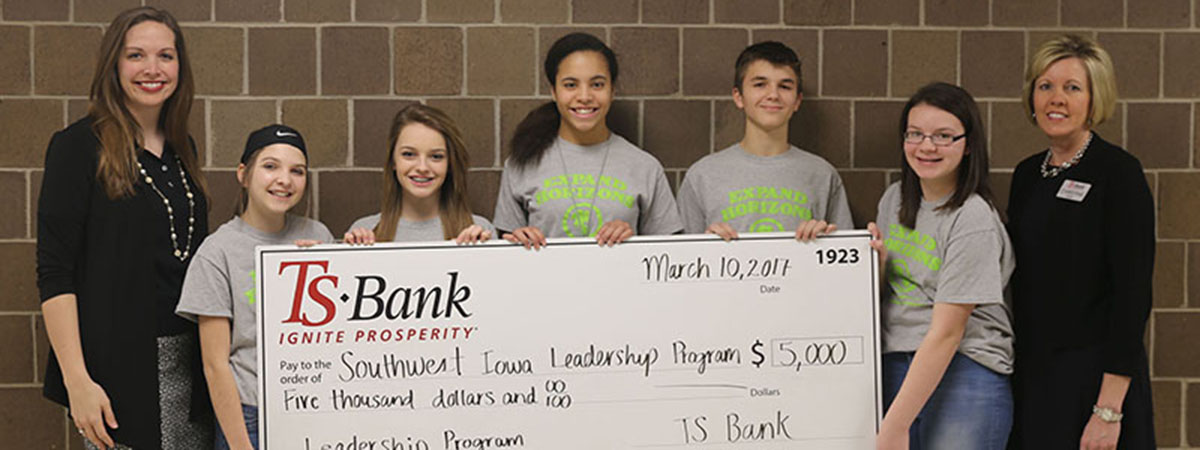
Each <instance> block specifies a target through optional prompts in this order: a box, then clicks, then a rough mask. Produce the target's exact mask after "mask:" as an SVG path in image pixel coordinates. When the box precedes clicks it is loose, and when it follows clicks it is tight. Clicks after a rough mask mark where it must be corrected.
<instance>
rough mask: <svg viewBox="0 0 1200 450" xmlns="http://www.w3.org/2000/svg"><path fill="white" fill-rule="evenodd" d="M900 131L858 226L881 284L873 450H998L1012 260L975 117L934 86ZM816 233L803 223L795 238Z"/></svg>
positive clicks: (961, 94) (970, 103)
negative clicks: (889, 173)
mask: <svg viewBox="0 0 1200 450" xmlns="http://www.w3.org/2000/svg"><path fill="white" fill-rule="evenodd" d="M900 133H901V135H902V136H903V152H902V154H901V158H900V170H901V171H900V181H899V182H897V183H893V184H892V185H891V186H889V187H888V189H887V191H886V192H884V194H883V198H882V199H880V200H879V213H878V216H877V217H878V224H876V223H874V222H872V223H870V224H868V226H867V228H868V229H869V230H870V232H871V234H872V238H873V239H872V241H871V246H872V247H874V248H875V250H876V251H878V252H879V254H880V261H881V262H882V264H884V270H883V271H882V272H883V275H884V277H885V281H886V285H885V286H884V287H883V289H882V291H883V298H884V301H883V304H882V308H881V317H880V320H881V322H882V324H881V327H880V330H881V331H882V333H883V335H882V341H883V349H882V351H883V369H882V372H883V397H884V400H883V402H884V408H885V411H886V413H885V414H884V418H883V424H882V425H881V426H880V430H879V436H878V437H877V440H876V447H877V448H879V449H906V448H914V449H921V448H929V449H942V448H970V449H996V450H999V449H1003V448H1004V447H1005V445H1006V443H1007V441H1008V434H1009V430H1010V429H1011V427H1012V411H1013V400H1012V389H1011V387H1010V383H1009V374H1011V373H1012V368H1013V333H1012V325H1011V324H1010V320H1009V317H1010V313H1009V306H1008V304H1006V302H1005V296H1004V289H1005V285H1006V283H1007V282H1008V278H1009V275H1011V274H1012V271H1013V251H1012V244H1011V243H1010V242H1009V239H1008V235H1007V234H1006V233H1005V230H1004V224H1003V223H1001V221H1000V215H999V213H998V212H997V211H996V208H995V206H994V205H993V198H992V192H991V189H989V187H988V182H987V175H988V160H987V143H986V137H985V134H984V130H983V122H982V120H981V118H980V114H979V108H978V106H976V104H975V100H974V99H972V98H971V95H970V94H968V93H967V92H966V91H964V90H963V89H962V88H959V87H957V86H954V85H950V84H946V83H933V84H930V85H927V86H925V87H923V88H921V89H920V90H919V91H917V93H916V94H914V95H913V96H912V98H910V99H909V100H908V104H906V105H905V106H904V112H903V113H902V114H901V118H900ZM801 228H802V231H804V230H803V229H804V228H805V227H804V226H803V225H802V226H801ZM826 229H827V228H826V227H825V226H824V223H822V222H816V221H814V222H812V225H811V227H810V228H809V229H808V231H806V232H805V233H803V236H800V237H801V239H811V238H813V237H815V236H816V235H817V234H820V233H823V232H825V231H826Z"/></svg>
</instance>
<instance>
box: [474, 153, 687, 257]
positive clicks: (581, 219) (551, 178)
mask: <svg viewBox="0 0 1200 450" xmlns="http://www.w3.org/2000/svg"><path fill="white" fill-rule="evenodd" d="M616 219H620V220H624V221H625V222H628V223H629V225H630V226H632V227H633V232H634V234H639V235H643V234H644V235H661V234H674V233H678V232H680V231H683V223H682V222H681V221H680V220H679V211H678V210H677V209H676V208H675V198H674V197H673V196H672V195H671V187H670V185H669V184H667V177H666V175H665V174H664V173H663V169H662V164H659V162H658V160H657V159H654V157H653V156H651V155H650V154H649V153H646V152H644V151H642V150H641V149H639V148H637V147H635V146H634V145H633V144H630V143H629V141H626V140H625V138H622V137H621V136H618V135H616V134H612V135H611V136H610V137H609V139H608V140H607V141H604V142H601V143H599V144H596V145H589V146H586V147H585V146H580V145H576V144H572V143H570V142H567V141H566V140H564V139H562V138H555V140H554V143H553V144H551V145H550V148H548V149H546V153H545V154H544V155H543V156H542V160H541V162H540V163H539V164H537V165H534V166H529V167H525V168H521V167H517V166H516V165H514V164H513V162H512V161H508V162H506V163H505V165H504V173H503V174H502V175H501V177H500V195H499V197H498V198H497V199H496V214H495V216H494V217H493V220H495V221H496V228H499V229H501V230H504V231H513V230H515V229H517V228H521V227H525V226H531V225H532V226H535V227H538V228H539V229H540V230H542V233H544V234H545V235H546V236H547V237H586V236H595V235H596V232H597V231H598V230H599V229H600V226H601V225H602V224H604V223H605V222H608V221H611V220H616Z"/></svg>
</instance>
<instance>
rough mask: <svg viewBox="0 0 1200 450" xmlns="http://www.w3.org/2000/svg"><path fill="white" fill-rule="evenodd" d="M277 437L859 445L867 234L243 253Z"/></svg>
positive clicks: (869, 295) (870, 377)
mask: <svg viewBox="0 0 1200 450" xmlns="http://www.w3.org/2000/svg"><path fill="white" fill-rule="evenodd" d="M257 264H258V267H257V270H258V272H257V273H258V274H259V283H260V284H259V287H258V290H259V291H258V292H259V294H260V295H259V297H258V298H259V299H261V301H260V302H259V305H260V306H259V312H258V314H259V316H258V325H259V335H258V336H259V337H258V340H259V389H260V393H259V396H260V397H259V408H260V410H259V413H260V422H259V426H260V429H259V432H260V439H261V444H262V448H263V450H267V449H273V450H280V449H300V450H317V449H387V450H425V449H499V448H529V449H555V450H557V449H638V448H654V449H668V448H686V447H697V448H742V449H744V448H755V449H862V448H873V442H874V435H875V432H876V428H877V424H878V418H879V416H880V400H879V398H880V393H879V370H878V348H879V333H878V327H877V323H878V321H877V317H878V311H877V306H878V304H879V303H878V300H877V298H878V292H877V286H878V285H877V282H876V280H877V278H876V277H877V273H876V271H877V270H878V265H877V263H876V262H875V256H874V253H873V252H872V251H871V250H870V247H869V246H868V236H867V235H866V233H865V232H841V233H837V234H836V235H834V236H828V237H823V238H821V239H819V240H817V241H815V242H811V243H800V242H796V241H795V240H794V239H792V238H791V236H790V235H785V234H761V235H755V234H752V235H746V236H743V237H742V238H741V239H740V240H738V241H734V242H731V243H727V242H722V241H720V240H717V239H715V238H714V237H711V236H672V237H645V238H634V239H632V240H630V241H629V242H626V243H624V244H621V245H617V246H615V247H598V246H597V245H596V244H595V243H594V242H592V241H588V240H580V239H570V240H561V241H552V244H551V245H550V246H548V247H546V248H543V249H542V250H541V251H529V250H525V249H524V248H521V247H518V246H512V245H508V244H507V243H499V242H497V243H490V244H485V245H478V246H470V247H458V246H454V245H453V244H441V243H437V244H416V245H393V244H386V245H384V244H377V245H375V246H371V247H349V246H342V245H329V246H318V247H314V248H308V249H298V248H296V247H266V248H260V249H259V252H258V261H257Z"/></svg>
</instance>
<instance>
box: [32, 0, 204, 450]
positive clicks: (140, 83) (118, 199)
mask: <svg viewBox="0 0 1200 450" xmlns="http://www.w3.org/2000/svg"><path fill="white" fill-rule="evenodd" d="M192 83H193V81H192V74H191V68H190V67H189V65H188V58H187V50H186V48H185V46H184V41H183V35H182V34H181V32H180V29H179V26H178V25H177V24H176V22H175V19H174V18H172V17H171V15H170V14H168V13H167V12H165V11H162V10H159V9H155V8H150V7H143V8H134V9H131V10H128V11H125V12H122V13H121V14H120V15H118V16H117V18H116V19H114V20H113V22H112V24H110V25H109V27H108V30H107V31H106V32H105V35H104V39H103V40H102V42H101V46H100V52H99V54H98V62H97V66H96V70H95V73H94V75H93V77H92V87H91V94H90V101H91V103H90V105H89V109H88V115H87V117H85V118H83V119H81V120H79V121H78V122H75V123H73V124H71V125H70V126H68V127H67V128H66V129H64V130H62V131H59V132H58V133H55V134H54V137H53V138H52V139H51V141H50V146H49V149H47V150H46V165H45V170H46V171H45V176H44V178H43V181H42V190H41V196H40V198H39V199H38V243H37V258H38V270H37V271H38V289H39V291H40V295H41V299H42V313H43V315H44V316H45V320H46V331H47V334H48V335H49V338H50V344H51V347H52V352H51V356H50V360H49V364H48V365H49V367H48V368H47V370H46V382H45V388H44V393H45V395H46V397H48V398H49V399H51V400H53V401H55V402H57V403H60V404H62V405H64V406H67V407H68V408H70V412H71V417H72V419H73V421H74V425H75V428H76V429H77V430H78V432H79V433H80V434H81V435H83V436H84V438H85V444H86V445H87V446H88V447H89V448H130V447H132V448H138V449H150V448H164V449H198V448H211V446H212V441H211V437H212V429H211V425H209V426H203V425H200V424H198V423H196V422H192V421H189V420H188V418H189V410H190V411H192V412H195V413H196V414H198V415H200V414H204V413H205V412H210V411H211V407H210V406H209V405H208V404H207V403H206V402H205V399H206V398H207V397H206V396H205V394H206V393H207V390H205V389H204V382H203V380H202V379H201V378H199V367H200V366H199V364H198V363H199V351H198V346H197V342H196V326H195V325H194V324H192V323H191V322H188V321H187V320H184V319H182V318H180V317H178V316H176V315H175V305H176V303H178V301H179V293H180V288H181V287H182V285H183V276H184V273H185V272H186V270H187V265H188V263H189V262H190V261H191V256H192V253H193V252H195V250H196V248H197V247H199V245H200V242H201V241H203V240H204V237H205V236H206V235H207V234H208V221H207V219H206V218H207V216H208V208H207V202H206V200H205V188H204V178H203V175H202V174H201V172H200V163H199V161H198V160H197V154H196V148H195V145H194V144H193V143H192V141H191V138H190V137H189V136H188V129H187V119H188V113H189V111H190V109H191V106H192V93H193V90H194V89H193V84H192ZM193 388H194V389H193Z"/></svg>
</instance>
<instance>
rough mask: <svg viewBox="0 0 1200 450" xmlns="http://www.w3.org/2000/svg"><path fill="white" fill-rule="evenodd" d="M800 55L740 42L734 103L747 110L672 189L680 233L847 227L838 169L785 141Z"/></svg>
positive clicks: (729, 235)
mask: <svg viewBox="0 0 1200 450" xmlns="http://www.w3.org/2000/svg"><path fill="white" fill-rule="evenodd" d="M802 97H803V94H802V93H801V92H800V59H799V58H797V57H796V52H794V51H792V49H790V48H788V46H786V45H783V44H781V43H779V42H761V43H758V44H754V45H751V46H749V47H746V49H745V50H743V51H742V54H741V55H739V56H738V59H737V64H736V65H735V73H734V82H733V102H734V103H736V104H737V107H738V109H741V110H742V111H743V112H744V113H745V114H746V131H745V134H744V135H743V136H742V140H741V142H738V143H736V144H733V145H732V146H730V147H729V148H726V149H724V150H721V151H719V152H717V153H713V154H711V155H708V156H705V157H704V158H701V159H700V160H699V161H697V162H696V163H695V164H693V165H692V167H691V168H690V169H688V171H687V176H685V177H684V179H683V185H682V186H680V188H679V198H678V203H679V212H680V214H681V215H682V216H683V224H684V230H685V231H686V232H687V233H713V234H717V235H719V236H721V237H722V238H724V239H725V240H730V239H736V238H737V235H738V233H739V232H750V233H754V232H767V231H796V232H797V236H798V237H799V236H800V234H801V233H800V231H801V230H800V224H802V223H804V222H806V221H809V220H823V221H826V222H828V223H830V224H833V225H836V226H837V227H838V228H840V229H851V228H854V222H853V221H851V219H850V206H849V205H848V204H847V203H846V191H845V189H843V188H842V179H841V177H839V176H838V173H837V170H834V168H833V166H832V165H830V164H829V163H828V162H826V161H825V160H824V159H822V158H821V157H820V156H817V155H814V154H812V153H809V152H806V151H804V150H801V149H799V148H796V147H795V146H793V145H791V144H789V143H788V121H789V120H791V118H792V114H794V113H795V112H796V110H798V109H800V100H801V99H802Z"/></svg>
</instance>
